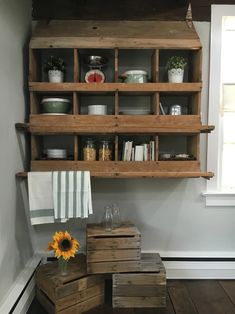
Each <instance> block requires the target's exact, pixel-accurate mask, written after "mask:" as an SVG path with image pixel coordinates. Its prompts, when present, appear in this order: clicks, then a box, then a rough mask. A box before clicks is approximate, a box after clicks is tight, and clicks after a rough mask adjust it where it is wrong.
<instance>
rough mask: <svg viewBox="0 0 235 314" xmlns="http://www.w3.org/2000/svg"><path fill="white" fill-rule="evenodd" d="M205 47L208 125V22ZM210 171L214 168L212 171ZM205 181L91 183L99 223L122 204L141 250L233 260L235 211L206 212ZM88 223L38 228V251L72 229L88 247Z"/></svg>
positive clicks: (202, 28) (203, 29)
mask: <svg viewBox="0 0 235 314" xmlns="http://www.w3.org/2000/svg"><path fill="white" fill-rule="evenodd" d="M195 26H196V29H197V31H198V34H199V36H200V39H201V42H202V45H203V86H204V88H203V92H202V121H203V123H204V124H206V123H207V109H208V108H207V106H208V76H209V62H208V61H209V41H210V39H209V36H210V23H208V22H197V23H195ZM206 145H207V141H206V135H201V161H202V170H205V169H206ZM208 170H210V169H208ZM205 187H206V181H205V179H202V178H200V179H161V180H160V179H138V180H137V179H135V180H134V179H133V180H132V179H126V180H123V179H120V180H119V179H116V180H113V179H93V180H92V191H93V203H94V211H95V214H94V215H93V217H91V218H90V219H89V221H97V220H101V218H102V215H103V208H104V206H105V205H106V204H107V203H110V202H113V201H118V202H119V205H120V208H121V210H122V214H123V218H124V219H130V220H132V221H134V222H135V223H136V225H137V226H138V227H139V229H140V231H141V233H142V248H143V250H156V251H158V252H160V253H161V254H162V255H163V256H195V257H200V256H215V257H220V256H231V255H233V256H235V254H234V247H235V246H234V243H235V232H234V226H235V212H234V209H231V208H230V209H228V208H212V207H210V208H206V207H205V204H204V200H203V198H202V197H201V192H203V191H205ZM85 225H86V221H85V220H84V221H81V220H75V221H72V222H70V223H68V224H65V225H45V226H37V227H35V228H34V236H33V239H34V241H35V248H36V250H39V251H43V250H45V247H46V245H47V242H48V241H49V240H51V236H52V234H53V232H54V231H55V230H61V229H68V230H69V231H71V232H72V233H73V235H74V236H75V237H77V238H78V239H79V241H81V242H82V249H84V247H85V235H84V230H85Z"/></svg>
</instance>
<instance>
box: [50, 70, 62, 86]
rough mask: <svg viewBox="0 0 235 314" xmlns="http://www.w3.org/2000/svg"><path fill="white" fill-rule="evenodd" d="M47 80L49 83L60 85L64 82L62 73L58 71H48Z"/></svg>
mask: <svg viewBox="0 0 235 314" xmlns="http://www.w3.org/2000/svg"><path fill="white" fill-rule="evenodd" d="M48 79H49V82H51V83H62V82H63V81H64V73H63V72H62V71H59V70H49V71H48Z"/></svg>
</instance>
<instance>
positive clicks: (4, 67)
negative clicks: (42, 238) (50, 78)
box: [0, 0, 33, 301]
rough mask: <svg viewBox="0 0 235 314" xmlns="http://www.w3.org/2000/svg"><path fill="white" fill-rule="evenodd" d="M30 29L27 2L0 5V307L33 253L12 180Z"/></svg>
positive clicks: (17, 166)
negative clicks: (16, 127)
mask: <svg viewBox="0 0 235 314" xmlns="http://www.w3.org/2000/svg"><path fill="white" fill-rule="evenodd" d="M30 24H31V0H21V1H17V0H1V1H0V45H1V46H0V99H1V100H0V143H1V149H0V187H1V188H0V211H1V218H0V242H1V254H0V278H1V280H0V301H3V299H4V296H5V295H6V294H7V293H8V292H9V291H8V290H9V289H10V288H11V286H12V284H13V282H14V281H15V279H16V277H17V275H18V274H19V273H20V271H21V270H22V269H23V268H24V266H25V264H26V262H27V261H28V259H29V258H30V257H31V256H32V252H33V250H32V244H31V240H30V237H29V233H28V225H27V220H26V212H25V207H24V206H23V205H24V204H23V201H22V195H21V192H20V185H19V184H18V181H17V180H16V178H15V173H16V172H18V171H21V170H22V169H23V161H22V157H21V154H20V143H19V138H18V136H17V133H16V131H15V123H16V122H22V121H24V116H25V97H24V84H26V81H25V67H26V64H25V62H24V58H25V53H26V52H27V39H28V32H29V29H30ZM25 44H26V47H24V45H25ZM21 140H22V143H21V144H22V145H23V146H24V142H23V139H21Z"/></svg>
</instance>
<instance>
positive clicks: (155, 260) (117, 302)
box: [112, 253, 166, 308]
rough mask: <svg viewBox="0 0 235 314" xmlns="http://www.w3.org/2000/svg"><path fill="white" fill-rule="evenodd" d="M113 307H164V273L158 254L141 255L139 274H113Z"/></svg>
mask: <svg viewBox="0 0 235 314" xmlns="http://www.w3.org/2000/svg"><path fill="white" fill-rule="evenodd" d="M112 277H113V296H112V303H113V307H118V308H124V307H125V308H138V307H142V308H144V307H165V306H166V272H165V268H164V265H163V263H162V261H161V258H160V256H159V254H157V253H155V254H147V253H145V254H141V270H140V272H134V273H128V274H127V273H125V274H113V275H112Z"/></svg>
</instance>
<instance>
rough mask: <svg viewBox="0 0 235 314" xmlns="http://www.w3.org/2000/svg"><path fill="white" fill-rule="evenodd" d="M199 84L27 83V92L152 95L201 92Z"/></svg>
mask: <svg viewBox="0 0 235 314" xmlns="http://www.w3.org/2000/svg"><path fill="white" fill-rule="evenodd" d="M201 88H202V83H201V82H191V83H141V84H138V83H135V84H132V83H128V84H127V83H48V82H29V90H30V91H34V92H39V93H40V92H83V93H90V92H93V93H95V94H99V93H104V92H110V93H114V92H116V91H119V92H121V93H138V94H152V93H155V92H168V93H174V92H184V93H194V92H199V91H201Z"/></svg>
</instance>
